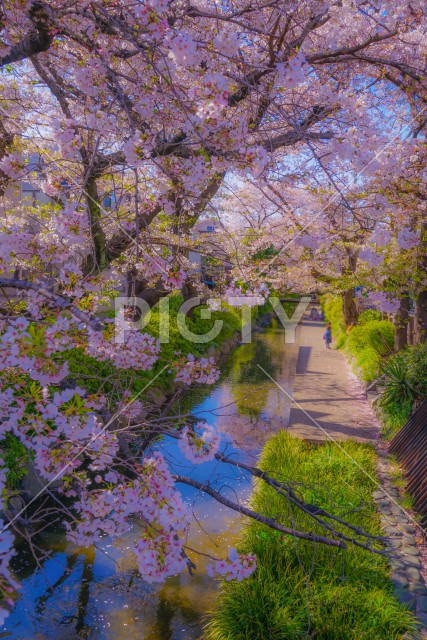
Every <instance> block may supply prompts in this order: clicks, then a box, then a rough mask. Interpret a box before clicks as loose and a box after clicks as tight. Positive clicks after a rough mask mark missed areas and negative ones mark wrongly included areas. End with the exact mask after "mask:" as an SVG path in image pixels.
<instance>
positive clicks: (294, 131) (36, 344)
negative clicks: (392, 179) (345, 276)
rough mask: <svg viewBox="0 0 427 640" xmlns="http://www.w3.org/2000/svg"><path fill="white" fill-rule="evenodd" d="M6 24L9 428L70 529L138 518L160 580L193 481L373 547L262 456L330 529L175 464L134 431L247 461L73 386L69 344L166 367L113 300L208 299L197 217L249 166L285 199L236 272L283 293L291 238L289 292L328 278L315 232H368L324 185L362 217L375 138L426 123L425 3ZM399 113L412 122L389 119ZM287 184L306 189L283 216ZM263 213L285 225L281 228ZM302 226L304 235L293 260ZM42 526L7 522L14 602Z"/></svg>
mask: <svg viewBox="0 0 427 640" xmlns="http://www.w3.org/2000/svg"><path fill="white" fill-rule="evenodd" d="M0 19H1V42H0V67H1V68H2V75H1V79H2V93H3V100H2V105H1V113H0V127H1V132H2V141H1V143H0V189H1V191H2V193H3V194H4V199H5V201H6V204H5V207H4V208H5V214H4V221H3V222H2V229H1V235H0V269H1V274H0V286H1V287H2V288H3V289H7V288H11V287H12V288H13V290H14V291H19V292H20V295H21V296H22V299H21V298H20V300H19V302H20V304H18V305H14V304H11V306H10V307H9V308H8V310H7V313H6V314H5V316H4V318H3V319H2V326H1V336H0V343H1V353H0V366H1V370H2V374H3V375H2V382H1V390H0V411H1V417H0V418H1V426H2V434H6V433H12V434H14V435H15V437H17V438H19V440H20V441H21V442H22V443H23V444H24V445H25V446H26V447H27V448H28V449H30V450H31V451H33V452H34V464H35V467H36V469H37V472H38V473H39V474H40V476H41V477H42V478H43V481H44V482H45V484H46V487H45V491H46V492H48V493H50V494H52V495H53V494H54V493H55V496H56V499H57V500H59V501H60V499H61V497H62V496H64V497H66V498H67V500H70V499H71V500H72V502H73V507H72V508H68V507H66V508H65V507H64V508H63V513H62V515H63V519H64V522H65V523H66V526H67V530H68V535H69V537H70V539H71V540H73V541H74V542H75V543H77V544H80V545H83V546H88V545H91V544H93V543H94V542H95V541H96V540H97V539H98V538H99V536H101V535H111V536H120V535H122V534H123V532H124V531H126V530H127V528H129V526H130V524H131V522H132V521H133V520H134V519H135V518H137V519H138V521H139V522H140V523H141V525H142V535H141V538H140V539H139V540H138V541H137V542H136V543H135V549H134V553H135V555H136V558H137V562H138V567H139V570H140V572H141V574H142V575H143V577H144V578H145V579H146V580H147V581H155V580H157V581H159V580H163V579H164V578H165V577H167V576H168V575H172V574H175V573H177V572H179V571H181V570H183V569H185V568H186V567H188V568H190V569H191V562H190V560H189V559H188V557H187V555H186V551H185V544H184V540H185V535H186V531H187V529H188V524H189V517H190V515H189V513H188V509H187V507H186V504H185V503H184V501H183V499H182V497H181V495H180V492H179V490H178V488H177V484H179V483H187V484H190V485H192V486H195V487H196V488H198V489H199V490H201V491H204V492H206V493H208V494H209V495H211V496H212V497H214V498H215V499H217V500H219V501H221V502H223V503H224V504H226V505H227V506H228V507H230V508H232V509H235V510H237V511H239V512H240V513H243V514H244V515H247V516H249V517H252V518H256V519H257V520H259V521H261V522H264V523H265V524H267V525H269V526H271V527H273V528H275V529H276V530H278V531H280V532H281V533H283V534H286V535H293V536H297V537H300V538H302V539H306V540H311V541H317V542H321V543H325V544H331V545H335V546H338V547H344V546H345V545H346V543H348V542H353V543H355V544H360V545H362V546H364V547H366V548H368V549H371V550H372V549H373V547H372V543H373V541H372V540H371V539H370V538H369V536H367V534H365V533H364V532H362V531H359V530H355V529H352V528H351V526H350V525H347V524H346V523H345V522H342V521H339V525H341V526H342V527H344V530H343V529H342V528H341V526H340V527H339V526H335V525H336V523H337V517H336V516H335V515H334V514H328V513H326V512H319V511H317V510H316V509H314V508H313V506H312V505H308V504H305V503H304V502H303V501H302V500H301V499H300V498H299V497H298V495H296V494H295V493H294V491H293V490H292V487H291V486H288V485H287V484H286V483H283V482H279V481H277V480H275V479H274V478H270V477H268V476H267V475H266V474H263V473H262V472H261V471H260V470H259V469H257V468H256V467H249V466H246V470H247V471H248V472H249V473H251V474H252V475H253V476H254V477H257V478H262V480H263V481H266V482H268V483H269V484H270V485H271V486H272V487H274V488H275V490H276V491H278V493H280V494H281V495H282V496H284V498H285V499H287V500H289V501H291V502H292V503H293V504H295V505H296V506H297V507H298V508H301V509H303V510H304V511H305V512H306V513H309V514H310V515H311V517H313V519H314V520H315V521H316V522H318V523H320V524H322V526H324V528H325V535H324V536H316V535H313V534H312V533H310V532H302V531H295V530H293V529H291V528H287V527H284V526H283V525H281V524H280V523H278V522H276V521H274V520H271V519H268V518H265V517H264V516H263V515H262V514H259V513H255V512H254V511H252V510H251V509H250V508H249V507H246V506H243V505H240V504H237V503H234V502H233V501H231V500H229V499H228V498H225V497H224V496H223V495H222V494H221V493H220V492H218V491H216V490H215V489H214V488H213V487H210V486H208V485H203V484H200V483H197V482H196V481H195V480H193V479H191V478H187V477H184V476H177V475H174V474H173V473H172V471H171V469H170V468H169V467H168V465H167V463H166V461H165V460H164V459H163V458H162V456H161V455H160V454H147V453H146V452H145V450H144V447H140V448H139V449H138V448H137V449H136V450H135V448H133V449H132V447H131V444H130V440H131V434H132V433H134V432H135V431H136V430H138V429H140V430H141V431H142V432H143V433H146V434H147V433H148V434H149V435H151V436H152V435H153V433H154V434H156V435H160V434H165V433H167V434H169V435H171V436H173V437H176V438H177V439H179V444H180V447H181V448H182V450H183V451H184V452H185V453H186V455H187V456H188V458H189V460H190V461H192V462H193V463H194V464H197V463H198V462H203V460H206V459H211V458H213V457H214V458H216V459H217V460H219V461H221V462H224V463H226V464H228V465H233V464H236V462H235V461H233V460H231V459H229V458H227V457H226V456H225V455H224V454H223V453H222V452H221V451H219V448H218V447H219V439H218V436H217V434H216V433H215V432H213V431H212V430H211V429H210V428H209V427H208V426H207V425H205V424H196V425H194V424H191V423H189V422H188V421H187V422H185V423H184V424H182V423H181V425H180V427H181V429H176V428H174V429H171V428H170V427H169V426H167V425H166V426H165V425H160V426H159V422H158V421H156V422H155V423H153V424H152V423H150V420H146V419H145V418H142V414H141V409H142V406H141V400H140V399H139V398H138V397H136V396H134V395H130V396H128V395H127V394H128V393H129V389H126V388H121V389H120V392H121V394H122V400H121V403H118V402H117V395H114V394H111V397H107V396H105V395H104V394H101V393H89V392H88V391H87V390H85V389H83V388H80V387H76V386H73V385H72V383H71V380H70V376H69V367H68V364H67V356H66V353H67V351H69V350H71V349H80V350H82V352H83V353H84V354H86V355H89V356H94V357H96V358H97V359H98V360H99V361H101V362H106V363H109V364H111V366H113V367H114V368H115V371H116V372H117V376H118V377H119V374H120V372H121V371H151V370H152V368H153V366H154V365H155V364H156V363H157V362H158V361H159V358H160V357H161V354H160V345H159V343H158V341H156V340H155V339H154V338H153V337H152V336H151V335H149V334H148V333H143V332H135V331H133V332H128V333H127V334H126V335H125V338H124V340H119V339H118V335H117V333H118V331H120V330H121V328H120V327H118V326H116V324H115V323H114V322H108V321H103V320H101V319H100V318H99V316H98V315H97V314H96V310H97V309H98V308H99V306H100V305H102V304H104V303H105V301H106V300H108V299H111V298H112V297H114V296H115V295H116V292H117V288H118V287H123V286H126V292H127V293H128V294H129V295H135V294H137V295H139V296H140V297H142V298H144V299H146V300H148V301H149V302H150V303H155V302H157V301H158V300H159V299H160V298H161V297H162V296H163V295H165V294H168V293H170V292H172V291H174V290H177V289H181V288H182V289H183V290H184V291H185V292H186V295H192V293H193V292H194V291H196V292H202V293H203V286H202V285H201V283H200V282H197V279H195V278H194V276H193V275H192V273H191V271H192V269H191V264H190V263H189V261H188V258H187V252H188V250H189V249H190V248H192V247H193V248H194V247H195V246H196V245H195V242H197V241H195V240H194V238H193V236H192V229H193V227H194V225H195V224H196V222H197V221H198V219H199V217H200V216H201V215H203V214H204V212H206V211H211V210H212V208H213V209H214V210H216V207H217V204H216V202H215V201H214V197H215V196H216V195H217V194H219V193H223V192H222V191H220V190H221V189H224V188H225V186H226V184H227V182H228V184H237V183H238V182H239V181H242V180H248V178H249V179H250V180H251V181H252V183H253V188H254V189H257V190H258V193H261V194H263V197H264V198H266V199H267V198H269V203H270V204H271V208H270V204H268V205H267V206H265V214H263V215H262V216H261V218H258V220H256V221H254V218H253V216H252V217H251V216H246V220H248V219H250V220H251V224H250V226H251V234H252V235H250V234H249V235H248V236H247V237H248V242H247V243H246V245H245V244H244V243H241V244H239V245H238V246H234V249H233V247H231V244H230V236H229V235H227V234H225V235H224V240H223V242H224V246H225V247H226V248H227V251H228V252H229V253H230V254H231V253H232V249H233V250H234V255H235V256H237V258H238V260H236V270H235V278H236V281H243V283H244V284H245V285H249V286H251V287H252V289H253V290H254V291H260V290H265V287H266V284H265V280H266V279H269V280H270V279H272V276H271V270H270V272H269V273H267V276H266V275H265V269H264V268H260V266H263V264H262V263H263V262H264V263H265V255H264V254H263V252H266V251H270V252H271V250H273V257H276V253H277V255H278V254H279V253H280V256H279V257H277V260H276V265H277V266H276V271H277V272H278V275H277V277H276V276H275V277H276V282H273V284H274V285H275V286H277V287H280V286H284V285H286V286H288V287H292V288H293V289H295V290H299V291H301V290H305V289H306V288H309V287H310V286H312V283H313V282H314V280H315V278H317V276H318V274H317V273H315V272H314V271H313V266H312V265H313V261H312V258H313V253H312V252H313V251H314V250H315V243H316V242H320V243H321V246H322V251H323V256H324V258H322V260H324V262H325V263H327V261H328V260H329V263H331V260H333V259H334V257H335V256H336V255H338V253H339V251H341V252H342V247H343V246H344V244H345V243H347V244H348V243H349V242H352V239H350V240H349V239H348V238H343V237H342V227H340V226H339V225H338V226H337V225H336V224H335V222H334V220H335V216H336V215H337V211H338V208H337V209H335V208H334V207H332V206H330V207H329V209H328V208H326V210H325V211H327V214H325V215H323V216H322V217H319V218H316V220H315V221H314V222H313V216H312V208H313V207H314V204H315V203H316V206H319V205H320V206H325V205H326V200H327V195H328V194H327V193H326V195H325V194H324V193H323V192H322V189H326V187H327V188H328V189H331V188H332V187H331V185H332V186H333V188H334V189H335V192H338V193H340V194H341V201H340V203H339V204H340V207H341V208H340V209H339V211H342V210H343V207H344V210H345V211H346V212H347V214H348V213H349V212H351V214H352V215H353V216H354V220H356V221H357V216H356V215H355V213H354V212H355V210H356V207H354V206H353V209H351V208H350V209H349V208H348V204H349V202H350V201H351V198H349V197H344V198H343V197H342V192H343V189H342V188H341V186H340V180H341V181H342V180H346V176H347V175H348V172H349V171H353V172H354V171H361V170H362V169H363V168H364V167H366V166H367V165H369V166H370V167H371V172H374V171H377V172H381V171H384V167H385V165H384V164H383V163H382V162H381V161H380V160H379V158H378V157H377V149H378V146H379V145H382V144H384V141H385V140H386V139H387V138H388V137H389V136H390V135H394V132H395V131H396V130H398V129H399V127H403V126H404V124H405V122H406V124H408V122H412V121H413V122H416V127H417V130H418V131H419V132H421V131H422V129H423V126H424V121H423V117H422V110H423V106H422V105H423V104H424V103H425V84H424V83H425V80H424V75H425V74H424V72H423V65H424V56H425V47H424V44H423V37H422V33H423V28H424V26H425V24H424V22H425V16H424V12H423V5H422V3H421V2H420V1H414V2H412V3H411V4H408V3H407V2H398V3H396V2H394V3H392V2H391V1H384V2H381V3H380V5H379V6H375V5H373V4H371V3H365V2H360V3H355V4H354V5H353V4H351V3H336V4H334V3H331V4H330V5H328V4H325V3H324V2H318V1H317V0H304V1H303V2H298V3H296V2H291V3H283V2H281V1H280V0H273V2H267V3H264V4H263V3H261V4H251V3H249V2H247V1H246V2H242V1H238V2H233V3H229V4H227V3H226V4H224V5H221V7H218V6H217V5H214V4H213V3H211V2H200V3H189V2H186V1H182V2H177V3H168V2H164V1H163V0H151V1H150V2H147V3H142V2H135V1H130V0H99V1H94V2H93V1H90V0H83V1H79V2H69V1H68V0H52V1H51V2H43V1H35V2H31V1H30V0H28V1H27V0H22V2H21V1H19V2H15V1H13V2H12V1H9V0H4V1H3V2H2V3H1V15H0ZM408 86H409V87H410V91H408ZM381 104H382V105H384V106H383V107H381V106H380V105H381ZM387 110H388V111H387ZM384 111H385V112H387V113H393V117H395V118H396V119H397V120H398V122H397V123H396V124H393V126H390V127H387V126H384V125H381V120H382V119H384ZM391 156H392V154H391V153H389V154H387V159H388V161H391V160H390V157H391ZM30 157H35V158H36V159H37V167H34V165H33V164H31V163H29V162H28V158H30ZM346 163H347V164H346ZM320 170H321V175H322V178H320V179H317V182H316V184H314V183H313V180H314V179H315V176H314V174H317V172H318V171H320ZM292 174H295V175H296V178H297V182H296V183H295V176H294V178H292ZM337 175H339V176H340V178H339V179H337ZM304 178H305V179H306V182H307V185H308V186H307V188H306V191H305V192H304V191H303V189H302V188H301V181H302V180H303V179H304ZM23 179H27V180H28V179H30V180H31V181H34V182H36V183H37V184H38V186H39V187H40V189H41V190H42V191H43V192H44V193H45V194H46V195H47V196H49V198H50V201H49V202H48V203H47V204H45V205H43V206H36V207H34V206H31V205H30V204H26V203H22V204H19V205H17V204H16V203H14V204H13V206H10V207H8V205H7V195H8V189H10V188H11V187H12V186H13V184H14V183H15V184H16V183H18V184H19V182H20V181H22V180H23ZM283 180H286V181H288V183H289V188H291V189H292V191H291V192H290V205H288V208H287V210H286V215H285V216H283V215H282V214H283V211H282V209H283V204H284V198H286V197H287V196H286V195H285V194H284V193H283V192H282V188H281V186H280V183H281V182H282V181H283ZM314 187H315V189H314ZM310 189H311V191H310ZM278 194H279V195H278ZM352 197H353V196H352ZM277 202H279V203H280V207H279V209H278V210H277V211H275V207H277ZM263 206H264V205H263ZM258 213H259V212H258ZM354 220H352V221H351V229H350V231H351V233H352V234H353V233H357V229H356V227H355V226H354V225H355V224H356V223H355V222H354ZM267 221H268V222H269V223H270V222H272V223H274V224H273V226H272V227H271V228H270V229H269V230H265V225H266V222H267ZM347 221H349V218H348V216H347ZM346 224H347V222H346ZM348 224H350V223H349V222H348ZM309 225H310V227H312V230H311V232H308V226H309ZM313 225H314V226H313ZM359 226H360V225H359ZM289 230H291V231H292V234H293V236H294V237H295V242H293V243H292V250H291V249H290V247H289V250H288V249H287V248H285V250H284V251H282V247H283V239H284V237H285V238H286V237H288V236H286V233H287V232H288V231H289ZM346 230H347V229H346ZM368 230H371V229H370V228H369V229H368ZM278 231H280V234H281V236H279V240H280V242H277V238H278ZM412 232H414V230H412ZM340 233H341V236H340ZM408 233H409V231H408ZM339 237H341V242H342V246H341V249H339V248H337V242H336V241H337V238H339ZM405 237H406V236H405ZM365 239H366V238H365V236H363V241H365ZM227 243H228V244H227ZM257 254H258V257H257ZM254 256H255V257H254ZM267 257H268V256H267ZM301 257H303V258H304V260H302V261H301V259H300V258H301ZM306 257H307V260H305V258H306ZM254 260H255V262H257V261H258V264H255V267H256V268H253V261H254ZM305 264H307V265H310V266H309V268H307V269H305ZM298 265H304V268H303V269H302V270H301V271H299V270H298ZM334 266H335V262H334ZM123 283H124V284H123ZM22 301H23V302H24V305H22ZM165 367H171V368H173V369H174V370H175V371H176V379H177V380H178V381H181V382H184V383H186V384H189V383H191V384H192V383H195V384H197V383H212V382H214V381H215V380H216V379H217V377H218V371H217V370H216V367H215V366H214V363H213V362H212V361H210V360H208V359H196V358H194V357H193V356H191V354H190V356H189V357H188V358H186V359H185V361H183V360H182V359H180V358H177V359H176V360H175V361H173V362H165ZM123 397H124V398H125V400H124V401H123ZM4 473H5V472H4V469H3V471H2V472H1V475H0V482H1V486H2V489H3V491H2V493H3V494H4V496H5V497H6V498H7V490H6V489H5V482H4V480H5V476H4ZM58 480H59V481H60V482H59V488H56V489H55V490H54V489H53V486H57V481H58ZM28 517H29V516H27V515H26V510H25V509H24V510H23V511H22V513H18V514H14V515H12V516H11V517H10V518H9V521H8V522H5V523H4V527H3V531H2V533H1V536H2V545H1V548H0V553H1V580H2V582H1V585H0V586H1V588H2V591H3V594H4V596H5V598H7V601H6V607H5V608H4V609H3V611H4V614H5V613H6V611H7V607H8V606H11V601H10V595H11V593H12V591H13V589H14V588H15V587H16V585H15V584H14V583H13V581H12V579H11V576H10V573H9V572H8V569H7V563H8V561H9V559H10V556H11V553H12V551H11V545H12V544H13V538H12V535H11V531H12V530H16V531H17V532H18V533H19V534H21V535H22V534H23V533H25V529H26V528H27V527H26V525H27V524H28V519H27V518H28ZM27 530H28V528H27ZM26 535H30V534H28V533H27V534H26ZM254 568H255V560H254V558H252V557H249V556H248V557H240V556H237V555H236V554H235V552H234V551H231V552H230V554H229V556H228V559H226V560H224V561H222V563H221V564H217V565H216V566H215V567H214V569H216V570H217V572H218V573H220V574H221V575H224V576H225V577H226V578H229V579H233V578H240V577H244V576H247V575H249V574H250V573H251V572H252V571H253V570H254Z"/></svg>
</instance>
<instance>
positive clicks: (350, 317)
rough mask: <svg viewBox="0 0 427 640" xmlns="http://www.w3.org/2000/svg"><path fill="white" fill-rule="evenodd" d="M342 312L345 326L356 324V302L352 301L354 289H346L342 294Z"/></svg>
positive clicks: (357, 315)
mask: <svg viewBox="0 0 427 640" xmlns="http://www.w3.org/2000/svg"><path fill="white" fill-rule="evenodd" d="M342 310H343V313H344V322H345V326H346V327H349V326H350V325H352V324H356V322H357V318H358V317H359V314H358V311H357V307H356V301H355V299H354V289H346V291H344V292H343V294H342Z"/></svg>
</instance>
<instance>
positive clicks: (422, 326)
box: [415, 222, 427, 344]
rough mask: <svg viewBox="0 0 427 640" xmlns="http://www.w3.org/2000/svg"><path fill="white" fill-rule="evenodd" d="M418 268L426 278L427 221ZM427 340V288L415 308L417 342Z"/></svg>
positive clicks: (420, 247) (423, 226)
mask: <svg viewBox="0 0 427 640" xmlns="http://www.w3.org/2000/svg"><path fill="white" fill-rule="evenodd" d="M418 251H419V260H418V269H419V273H420V276H421V277H422V278H423V279H424V278H425V277H426V274H427V222H424V224H423V225H422V227H421V242H420V246H419V249H418ZM424 340H427V289H424V291H421V293H419V294H418V298H417V304H416V309H415V344H420V342H424Z"/></svg>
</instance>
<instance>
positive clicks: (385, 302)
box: [368, 291, 400, 313]
mask: <svg viewBox="0 0 427 640" xmlns="http://www.w3.org/2000/svg"><path fill="white" fill-rule="evenodd" d="M368 299H369V301H370V302H371V304H373V305H375V306H376V307H377V308H378V309H379V310H380V311H383V312H384V313H396V311H398V310H399V307H400V302H399V300H396V299H394V298H393V296H391V295H390V294H389V293H386V292H385V291H371V292H370V293H369V295H368Z"/></svg>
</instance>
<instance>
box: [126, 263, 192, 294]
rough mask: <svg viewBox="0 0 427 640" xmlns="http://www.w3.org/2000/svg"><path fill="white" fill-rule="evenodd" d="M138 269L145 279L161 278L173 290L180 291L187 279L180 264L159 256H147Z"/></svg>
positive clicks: (138, 265)
mask: <svg viewBox="0 0 427 640" xmlns="http://www.w3.org/2000/svg"><path fill="white" fill-rule="evenodd" d="M136 267H137V269H138V271H139V272H140V273H142V274H143V275H144V277H145V278H149V279H151V278H160V279H161V280H162V282H163V283H164V284H165V285H166V286H167V287H169V288H172V289H180V288H181V287H182V285H183V284H184V282H185V280H186V278H187V274H186V273H185V271H184V270H183V269H182V268H181V267H180V265H179V264H173V263H172V262H171V261H170V260H166V259H165V258H161V257H159V256H155V257H151V256H145V257H144V262H140V263H139V264H137V265H136Z"/></svg>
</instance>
